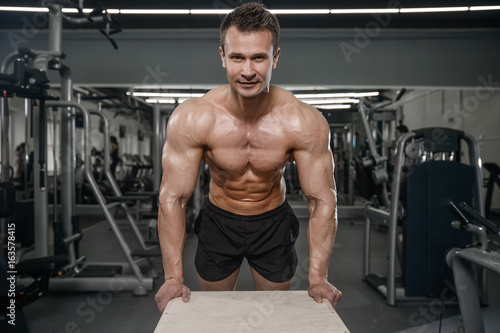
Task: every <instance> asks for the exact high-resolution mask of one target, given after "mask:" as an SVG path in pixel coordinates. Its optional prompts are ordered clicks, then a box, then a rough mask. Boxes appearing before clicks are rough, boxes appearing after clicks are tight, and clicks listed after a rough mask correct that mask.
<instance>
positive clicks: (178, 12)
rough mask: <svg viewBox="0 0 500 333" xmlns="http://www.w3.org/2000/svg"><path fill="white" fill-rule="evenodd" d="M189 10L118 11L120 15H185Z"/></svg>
mask: <svg viewBox="0 0 500 333" xmlns="http://www.w3.org/2000/svg"><path fill="white" fill-rule="evenodd" d="M189 12H190V11H189V9H120V14H127V15H128V14H138V15H145V14H153V15H183V14H184V15H185V14H189Z"/></svg>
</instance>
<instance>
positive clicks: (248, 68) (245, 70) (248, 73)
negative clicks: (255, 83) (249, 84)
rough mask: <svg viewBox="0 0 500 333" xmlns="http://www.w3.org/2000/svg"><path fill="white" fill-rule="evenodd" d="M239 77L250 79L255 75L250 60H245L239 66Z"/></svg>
mask: <svg viewBox="0 0 500 333" xmlns="http://www.w3.org/2000/svg"><path fill="white" fill-rule="evenodd" d="M241 75H242V76H243V77H245V78H247V79H249V78H252V77H253V76H254V75H255V69H254V67H253V63H252V61H251V60H250V59H248V60H245V62H244V63H243V65H242V66H241Z"/></svg>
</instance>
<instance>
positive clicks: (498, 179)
mask: <svg viewBox="0 0 500 333" xmlns="http://www.w3.org/2000/svg"><path fill="white" fill-rule="evenodd" d="M483 167H484V168H485V169H486V170H487V171H488V172H489V173H490V176H489V177H488V179H487V180H486V199H485V202H484V205H485V206H484V210H485V214H486V217H489V216H491V215H500V212H499V211H498V210H495V209H492V208H491V201H492V199H493V190H494V189H495V184H496V185H497V186H498V187H499V188H500V167H499V166H498V164H495V163H484V164H483Z"/></svg>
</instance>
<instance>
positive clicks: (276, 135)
mask: <svg viewBox="0 0 500 333" xmlns="http://www.w3.org/2000/svg"><path fill="white" fill-rule="evenodd" d="M279 54H280V50H279V49H278V50H276V51H274V50H273V47H272V44H271V34H270V32H269V31H267V30H262V31H256V32H249V33H242V32H240V31H238V30H237V29H236V28H235V27H231V28H229V30H228V33H227V37H226V43H225V49H224V51H223V50H222V49H220V55H221V59H222V63H223V67H224V68H225V69H226V72H227V77H228V82H229V84H228V85H225V86H222V87H219V88H216V89H214V90H212V91H210V92H208V93H207V94H206V95H205V96H203V97H200V98H195V99H191V100H188V101H186V102H184V103H183V104H181V105H180V106H179V107H177V108H176V110H175V111H174V112H173V114H172V116H171V117H170V119H169V122H168V126H167V139H166V142H165V145H164V148H163V159H162V163H163V170H164V174H163V178H162V184H161V188H160V196H159V216H158V232H159V237H160V243H161V250H162V258H163V265H164V271H165V283H164V285H163V286H162V287H161V288H160V290H159V291H158V293H157V294H156V297H155V299H156V301H157V304H158V308H159V310H160V312H163V310H164V308H165V307H166V304H167V303H168V301H169V300H170V299H172V298H174V297H182V298H183V300H184V301H188V300H189V288H188V287H187V286H185V285H184V279H183V270H182V252H183V249H184V241H185V236H186V234H185V211H186V204H187V202H188V200H189V198H190V197H191V195H192V193H193V191H194V188H195V186H196V181H197V177H198V170H199V167H200V163H201V161H204V162H205V163H206V164H207V165H208V167H209V169H210V172H211V176H212V178H211V182H210V192H209V200H210V201H211V202H212V203H213V204H215V205H216V206H218V207H220V208H222V209H224V210H227V211H230V212H233V213H235V214H238V215H256V214H261V213H264V212H267V211H270V210H272V209H274V208H276V207H278V206H280V205H281V204H282V203H283V202H284V201H285V192H286V188H285V182H284V179H283V172H284V169H285V166H286V164H287V163H289V162H292V161H294V162H295V163H296V166H297V171H298V175H299V180H300V185H301V189H302V192H303V193H304V195H305V197H306V198H307V200H308V203H309V204H308V207H309V213H310V219H309V225H308V230H307V237H308V242H309V253H310V257H309V259H310V267H309V283H310V287H309V295H310V296H311V297H313V298H314V299H315V300H316V301H317V302H321V301H322V299H323V298H326V299H327V300H328V301H329V302H330V303H331V304H332V305H333V306H336V305H337V303H338V301H339V299H340V297H341V292H340V291H338V290H337V289H336V288H335V287H334V286H332V285H331V284H330V283H329V282H328V280H327V277H328V276H327V272H328V263H329V260H330V253H331V249H332V246H333V242H334V239H335V234H336V230H337V217H336V192H335V183H334V179H333V168H334V165H333V159H332V154H331V151H330V145H329V140H330V128H329V125H328V123H327V122H326V120H325V118H324V117H323V116H322V115H321V113H320V112H318V111H317V110H316V109H314V108H313V107H311V106H310V105H307V104H305V103H302V102H300V101H299V100H298V99H296V98H295V97H294V96H293V95H292V94H291V93H289V92H287V91H286V90H283V89H281V88H278V87H275V86H270V84H269V82H270V79H271V73H272V70H273V69H274V68H276V64H277V61H278V58H279ZM237 272H238V270H237V271H236V272H235V274H232V275H231V276H230V277H229V278H228V279H226V280H225V281H220V283H219V282H216V283H212V282H210V283H209V282H207V281H203V280H202V279H201V278H200V284H201V286H202V289H203V290H231V289H234V286H235V283H236V277H237ZM252 275H253V277H254V281H255V284H256V288H257V289H289V287H290V285H291V281H288V282H285V283H283V284H279V283H270V281H267V280H265V279H264V278H263V277H262V276H260V275H258V273H256V272H255V271H254V270H252Z"/></svg>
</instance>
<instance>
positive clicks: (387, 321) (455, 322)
mask: <svg viewBox="0 0 500 333" xmlns="http://www.w3.org/2000/svg"><path fill="white" fill-rule="evenodd" d="M299 206H300V204H299ZM302 206H303V205H302ZM299 214H302V215H301V217H300V221H301V235H300V237H299V239H298V241H297V252H298V255H299V265H298V269H297V272H296V275H295V282H294V284H293V289H307V287H308V282H307V270H308V267H307V266H308V261H307V256H308V250H307V240H306V228H307V216H306V215H305V214H304V210H300V212H299ZM143 228H145V227H143ZM122 229H123V230H124V232H125V234H127V239H129V241H130V244H131V247H134V246H135V245H134V242H133V238H131V237H130V234H131V232H130V228H129V227H126V226H123V227H122ZM363 229H364V222H363V219H341V220H340V221H339V231H338V234H337V239H336V243H335V246H334V251H333V254H332V258H331V262H330V268H329V276H330V281H331V282H332V283H333V284H334V285H335V286H336V287H338V288H339V289H340V290H341V291H342V292H343V298H342V301H341V302H340V304H339V306H338V307H337V312H338V313H339V315H340V317H341V318H342V320H343V321H344V323H345V324H346V326H347V327H348V328H349V330H350V331H351V332H412V333H416V332H439V326H440V323H439V318H440V311H439V310H440V308H441V303H440V302H439V301H437V300H429V301H428V302H424V303H418V304H398V305H397V306H396V307H390V306H388V305H386V303H385V301H384V299H383V297H382V296H381V295H380V294H378V293H377V292H376V291H375V290H374V289H373V288H371V287H370V286H368V285H367V284H366V283H365V282H363V281H362V247H363ZM84 234H85V236H84V239H83V240H82V244H81V248H82V254H85V255H86V256H87V258H88V260H90V261H111V260H115V261H124V258H123V256H122V255H121V253H120V250H119V247H118V243H117V242H116V240H115V238H114V236H113V234H112V231H111V229H110V228H109V227H108V225H107V222H106V221H100V222H98V223H96V224H94V225H92V226H90V227H88V228H87V229H86V230H85V231H84ZM386 237H387V235H386V232H385V231H384V230H382V231H379V232H376V233H374V234H373V237H372V242H373V243H372V244H373V247H374V251H373V253H372V257H373V261H372V270H373V271H376V272H380V273H381V274H382V275H384V272H385V265H386V260H385V251H386V247H385V240H386ZM195 249H196V237H195V236H194V235H192V234H190V235H189V237H188V238H187V241H186V248H185V253H184V268H185V282H186V284H187V285H188V286H189V287H190V288H191V290H193V291H195V290H199V285H198V282H197V280H196V272H195V269H194V264H193V257H194V251H195ZM144 268H145V269H151V268H153V269H154V270H155V271H157V272H158V273H159V275H160V278H159V279H158V280H157V281H156V283H155V289H157V288H158V287H159V286H160V285H161V283H162V279H161V276H162V267H161V261H160V259H158V258H157V259H153V260H151V262H150V263H148V264H147V265H145V266H144ZM489 285H490V289H489V297H490V306H489V307H487V308H484V309H483V315H484V317H485V325H486V327H487V332H500V316H498V314H499V313H500V312H499V310H500V277H499V276H497V275H493V274H490V275H489ZM237 289H238V290H252V289H253V283H252V280H251V277H250V273H249V269H248V265H247V264H246V263H244V265H243V267H242V270H241V272H240V277H239V280H238V286H237ZM154 294H155V292H150V293H149V294H148V295H147V296H144V297H136V296H133V295H132V293H131V292H125V291H122V292H119V291H113V292H111V291H110V290H101V291H95V292H85V293H75V292H71V293H70V292H57V293H55V292H52V293H50V294H49V295H47V296H46V297H43V298H42V299H40V300H38V301H36V302H35V303H33V304H31V305H29V306H28V307H26V308H25V315H26V318H27V321H28V327H29V328H30V331H31V332H36V333H60V332H61V333H62V332H64V333H66V332H75V333H76V332H81V333H85V332H92V333H98V332H120V333H128V332H130V333H136V332H153V331H154V329H155V327H156V324H157V322H158V320H159V318H160V314H159V313H158V310H157V308H156V304H155V302H154V299H153V297H154ZM442 317H443V320H442V322H441V332H443V333H446V332H449V333H451V332H459V327H460V326H461V323H460V316H459V310H458V307H457V306H456V305H446V306H445V307H444V310H443V314H442ZM193 319H195V318H193ZM200 331H201V332H203V330H200Z"/></svg>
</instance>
